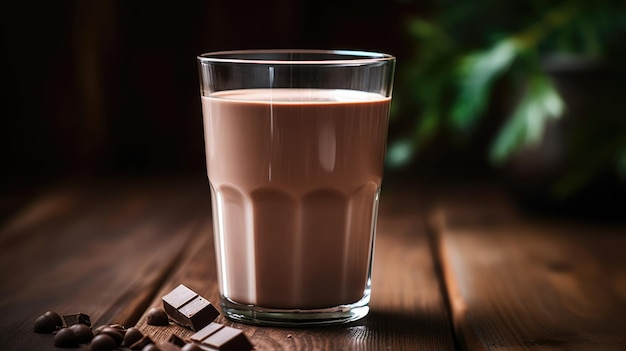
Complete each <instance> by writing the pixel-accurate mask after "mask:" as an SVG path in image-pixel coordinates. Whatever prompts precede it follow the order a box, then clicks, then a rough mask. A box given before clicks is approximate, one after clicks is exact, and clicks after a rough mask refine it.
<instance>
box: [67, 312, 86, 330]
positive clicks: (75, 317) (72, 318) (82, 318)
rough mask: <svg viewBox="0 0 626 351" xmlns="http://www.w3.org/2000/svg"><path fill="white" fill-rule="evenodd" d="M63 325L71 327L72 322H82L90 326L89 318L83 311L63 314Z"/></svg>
mask: <svg viewBox="0 0 626 351" xmlns="http://www.w3.org/2000/svg"><path fill="white" fill-rule="evenodd" d="M63 320H64V321H65V326H67V327H71V326H72V325H74V324H84V325H86V326H88V327H91V319H89V316H88V315H86V314H84V313H75V314H66V315H64V316H63Z"/></svg>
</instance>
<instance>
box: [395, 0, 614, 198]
mask: <svg viewBox="0 0 626 351" xmlns="http://www.w3.org/2000/svg"><path fill="white" fill-rule="evenodd" d="M437 5H438V8H437V9H436V10H435V13H436V15H435V16H433V17H431V18H429V19H425V18H414V19H413V20H411V21H410V22H409V24H408V31H409V33H410V35H411V38H413V40H414V45H415V48H416V53H415V55H414V57H413V58H412V59H411V60H410V61H409V62H408V63H406V64H405V65H403V66H401V67H400V69H401V70H402V77H403V78H404V79H402V78H401V80H400V81H399V82H398V85H399V86H400V88H399V89H396V91H397V92H398V91H399V93H398V94H396V96H394V99H396V101H397V106H396V107H395V109H394V117H397V116H409V117H410V116H417V118H413V120H414V121H415V123H414V124H413V126H412V127H411V130H410V132H409V133H407V134H405V135H403V137H401V138H398V139H397V140H395V141H394V142H393V143H391V145H390V148H389V152H388V162H389V163H390V165H391V166H400V165H403V164H406V163H408V162H410V161H411V160H412V159H413V158H414V157H415V155H417V154H419V152H420V150H421V149H422V148H423V147H424V146H425V145H427V144H428V143H429V142H430V141H431V140H432V139H433V138H434V137H435V136H436V135H438V134H441V133H442V132H446V133H448V134H452V135H454V136H455V137H457V138H460V139H466V138H467V137H469V136H471V135H472V134H473V133H475V132H476V130H477V129H478V128H480V123H481V121H482V120H483V118H484V115H485V113H486V111H487V109H488V107H489V106H490V104H491V102H492V99H493V98H494V95H495V92H494V90H495V87H500V86H505V87H507V88H508V89H510V92H509V94H508V95H509V96H514V97H517V98H516V99H515V101H514V102H513V103H512V108H511V111H510V113H509V115H508V116H507V118H506V119H505V120H504V122H503V124H502V126H501V127H500V128H499V130H498V131H497V133H496V136H495V138H494V140H493V141H492V142H491V146H490V148H489V150H488V153H489V158H490V160H491V161H492V162H493V164H494V165H500V164H502V163H504V162H506V161H507V160H508V159H509V158H510V157H511V156H512V155H514V154H515V153H516V152H518V151H520V150H522V149H524V148H525V147H527V146H529V145H534V144H536V143H538V142H539V141H541V138H542V137H543V135H544V129H545V127H546V125H547V124H548V123H549V121H550V120H553V119H558V118H561V117H562V116H563V115H564V111H565V110H566V109H567V106H566V104H565V102H564V100H563V98H562V96H561V93H560V92H559V90H558V89H557V87H556V86H555V84H554V82H553V79H552V78H551V77H550V75H549V73H548V72H546V70H544V69H543V68H544V67H543V62H544V60H545V59H546V58H549V57H553V56H554V55H561V56H563V55H569V56H576V57H585V58H586V59H587V60H591V61H592V62H602V63H610V62H614V61H618V62H619V60H622V62H620V64H621V65H623V62H624V61H623V60H625V59H626V55H625V54H624V53H625V51H626V50H625V49H626V2H624V1H610V0H598V1H576V0H570V1H541V0H535V1H522V0H515V1H506V2H501V1H494V0H478V1H472V2H461V1H438V2H437ZM622 72H623V70H622ZM613 78H614V79H616V80H618V79H619V80H620V81H619V82H618V83H620V84H623V83H624V82H623V81H621V79H624V76H620V75H619V74H615V75H614V76H613ZM503 82H504V83H503ZM616 86H617V85H616ZM624 97H625V98H626V96H624ZM399 118H401V117H399ZM595 120H596V124H600V123H605V122H606V121H603V120H602V119H599V118H595ZM611 123H614V124H615V125H613V126H612V127H613V128H612V131H613V132H612V133H609V136H610V138H611V140H606V139H603V141H604V144H605V145H607V146H606V147H604V148H602V150H598V151H597V152H601V153H602V154H603V156H602V157H598V155H594V154H593V153H591V154H590V155H588V159H589V160H580V162H578V165H577V167H578V168H580V169H572V170H571V172H570V173H569V174H566V175H564V178H563V181H562V182H561V185H560V187H561V191H562V192H563V193H566V192H569V191H573V190H575V188H577V187H579V186H581V185H582V184H584V183H585V182H586V181H588V180H589V179H591V178H593V176H594V175H595V174H596V173H597V172H600V171H601V170H603V169H604V168H606V167H614V168H616V169H617V170H618V172H619V173H620V174H621V175H622V176H624V177H626V117H625V118H618V119H612V120H611ZM583 128H584V130H583V131H582V132H581V133H579V134H580V135H579V136H578V142H580V143H592V144H593V142H594V141H593V140H597V139H598V138H601V139H602V138H606V137H607V135H606V134H605V135H596V134H594V133H599V132H603V133H604V132H605V131H604V130H603V131H601V129H602V128H599V127H598V126H595V127H594V126H591V127H590V126H588V125H586V126H583ZM596 142H597V141H596ZM583 146H584V147H586V145H583ZM607 155H608V156H607ZM600 160H602V161H601V162H600ZM574 168H576V167H574ZM563 184H564V185H563Z"/></svg>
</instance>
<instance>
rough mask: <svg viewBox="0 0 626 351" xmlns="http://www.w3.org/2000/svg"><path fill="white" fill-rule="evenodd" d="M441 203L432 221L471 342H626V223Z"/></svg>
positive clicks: (458, 321) (460, 327)
mask: <svg viewBox="0 0 626 351" xmlns="http://www.w3.org/2000/svg"><path fill="white" fill-rule="evenodd" d="M476 199H481V201H480V206H477V205H476V203H477V201H476V200H474V201H465V202H463V201H460V202H459V201H457V202H456V203H450V202H448V203H446V202H443V203H442V205H441V207H439V211H437V213H436V215H435V216H434V218H433V219H434V221H433V223H434V228H435V230H436V231H437V234H438V238H439V249H440V255H441V260H442V266H443V271H444V276H445V282H446V286H447V291H448V295H449V300H450V305H451V308H452V314H453V322H454V326H455V334H456V337H457V338H458V339H459V341H460V342H459V344H460V345H461V346H463V348H464V349H465V350H570V351H573V350H626V255H624V248H626V231H625V230H624V227H623V226H622V227H603V226H600V225H589V224H582V223H576V222H554V221H552V222H550V221H546V220H539V219H530V218H522V217H518V216H515V215H514V213H511V212H510V211H509V209H510V206H507V205H505V204H504V203H502V202H497V201H496V202H490V201H489V200H485V199H483V198H481V197H476Z"/></svg>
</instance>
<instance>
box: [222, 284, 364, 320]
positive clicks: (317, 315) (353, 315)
mask: <svg viewBox="0 0 626 351" xmlns="http://www.w3.org/2000/svg"><path fill="white" fill-rule="evenodd" d="M369 300H370V296H369V292H368V293H367V294H366V295H365V296H364V297H363V298H362V299H361V300H359V301H357V302H355V303H353V304H349V305H340V306H336V307H330V308H321V309H312V310H301V309H289V310H283V309H273V308H264V307H259V306H254V305H245V304H240V303H237V302H234V301H231V300H229V299H228V298H225V297H223V296H222V300H221V305H222V313H223V314H224V316H226V318H228V319H230V320H232V321H234V322H240V323H246V324H253V325H266V326H282V327H304V326H324V325H335V324H345V323H349V322H353V321H356V320H359V319H361V318H363V317H365V316H366V315H367V313H368V312H369V306H368V305H369Z"/></svg>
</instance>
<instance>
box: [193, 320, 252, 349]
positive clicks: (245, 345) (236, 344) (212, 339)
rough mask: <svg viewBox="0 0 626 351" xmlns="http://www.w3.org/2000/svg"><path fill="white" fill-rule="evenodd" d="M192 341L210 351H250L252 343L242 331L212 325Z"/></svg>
mask: <svg viewBox="0 0 626 351" xmlns="http://www.w3.org/2000/svg"><path fill="white" fill-rule="evenodd" d="M190 339H191V341H193V342H195V343H198V344H199V345H200V347H201V348H202V349H204V350H209V351H249V350H252V349H253V346H252V343H250V340H248V338H247V337H246V334H244V333H243V331H242V330H240V329H236V328H231V327H227V326H225V325H222V324H218V323H211V324H209V325H207V326H206V327H204V328H203V329H201V330H200V331H198V332H197V333H195V334H193V335H192V336H191V338H190Z"/></svg>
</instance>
